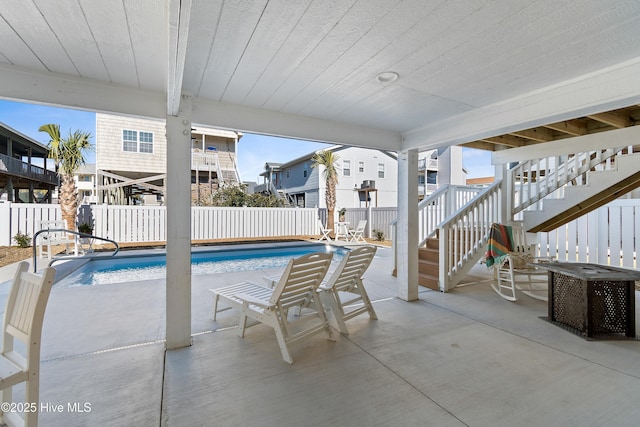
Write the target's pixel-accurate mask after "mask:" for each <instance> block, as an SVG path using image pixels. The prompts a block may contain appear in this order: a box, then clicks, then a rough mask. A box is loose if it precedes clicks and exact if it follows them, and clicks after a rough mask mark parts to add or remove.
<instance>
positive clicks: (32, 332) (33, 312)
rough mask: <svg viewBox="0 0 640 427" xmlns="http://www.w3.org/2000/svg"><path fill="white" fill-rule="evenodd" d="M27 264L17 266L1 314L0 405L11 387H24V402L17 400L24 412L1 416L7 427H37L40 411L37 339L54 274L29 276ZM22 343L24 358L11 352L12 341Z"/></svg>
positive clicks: (7, 399) (10, 394)
mask: <svg viewBox="0 0 640 427" xmlns="http://www.w3.org/2000/svg"><path fill="white" fill-rule="evenodd" d="M28 268H29V264H28V263H26V262H24V261H23V262H21V263H20V264H19V265H18V269H17V271H16V274H15V276H14V278H13V283H12V284H11V289H10V291H9V296H8V298H7V305H6V308H5V312H4V325H3V329H2V331H3V334H2V351H1V352H0V402H2V403H9V404H11V402H13V387H14V386H16V385H18V384H20V383H23V382H24V383H25V386H24V389H25V398H24V400H23V399H19V400H17V402H19V403H20V404H22V407H24V408H25V409H26V410H25V411H24V418H23V417H22V416H21V415H20V414H19V413H18V412H4V411H2V410H1V409H0V423H3V424H6V425H8V426H15V425H24V426H36V425H37V424H38V411H39V409H40V407H39V406H40V399H39V394H40V393H39V386H40V379H39V378H40V343H41V342H40V339H41V336H42V322H43V320H44V312H45V309H46V307H47V300H48V299H49V293H50V292H51V286H52V284H53V278H54V276H55V273H56V270H55V269H54V268H52V267H48V268H45V269H44V273H43V274H42V275H38V274H34V273H29V272H28V271H27V270H28ZM15 339H17V340H19V341H22V343H23V344H24V348H25V353H26V354H25V355H24V356H23V355H21V354H19V353H18V352H16V351H15V349H14V347H13V344H14V340H15Z"/></svg>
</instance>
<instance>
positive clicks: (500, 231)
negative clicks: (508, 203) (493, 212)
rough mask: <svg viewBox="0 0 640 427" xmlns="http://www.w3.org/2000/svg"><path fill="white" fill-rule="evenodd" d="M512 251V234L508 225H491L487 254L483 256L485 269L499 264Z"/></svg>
mask: <svg viewBox="0 0 640 427" xmlns="http://www.w3.org/2000/svg"><path fill="white" fill-rule="evenodd" d="M512 250H513V234H512V232H511V226H510V225H502V224H491V231H490V232H489V241H488V247H487V253H486V255H485V259H486V263H487V267H491V266H492V265H493V264H495V263H498V264H500V263H501V262H502V260H504V258H505V257H506V256H507V255H508V254H509V252H511V251H512Z"/></svg>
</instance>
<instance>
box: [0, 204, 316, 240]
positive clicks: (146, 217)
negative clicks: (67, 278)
mask: <svg viewBox="0 0 640 427" xmlns="http://www.w3.org/2000/svg"><path fill="white" fill-rule="evenodd" d="M79 218H80V219H79V221H80V222H91V223H93V225H94V231H93V233H94V235H96V236H99V237H106V238H109V239H112V240H115V241H116V242H119V243H124V242H163V241H166V207H165V206H115V205H92V206H88V205H84V206H82V207H81V209H80V213H79ZM55 219H62V215H61V212H60V206H59V205H44V204H31V203H10V202H6V203H0V246H10V245H12V244H14V242H13V241H12V238H13V236H15V235H16V234H17V233H18V232H21V233H26V234H28V235H29V236H33V235H34V233H36V232H37V231H39V230H40V224H41V222H42V221H44V220H47V221H50V220H55ZM315 235H319V231H318V210H317V209H315V208H206V207H193V208H192V210H191V238H192V239H193V240H211V239H228V238H260V237H274V236H315Z"/></svg>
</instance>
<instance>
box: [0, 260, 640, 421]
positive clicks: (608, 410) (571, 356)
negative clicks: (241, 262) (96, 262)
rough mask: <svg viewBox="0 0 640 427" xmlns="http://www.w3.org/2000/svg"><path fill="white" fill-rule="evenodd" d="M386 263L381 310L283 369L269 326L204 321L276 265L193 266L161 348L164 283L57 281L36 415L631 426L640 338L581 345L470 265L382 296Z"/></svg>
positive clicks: (381, 271)
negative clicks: (188, 334) (172, 339)
mask: <svg viewBox="0 0 640 427" xmlns="http://www.w3.org/2000/svg"><path fill="white" fill-rule="evenodd" d="M391 265H392V252H391V250H390V249H388V248H379V250H378V253H377V256H376V259H375V260H374V262H373V264H372V267H371V268H370V269H369V270H368V271H367V274H366V275H365V285H366V287H367V290H368V292H369V295H370V297H371V299H372V300H374V307H375V309H376V311H377V313H378V317H379V320H377V321H370V320H369V318H368V316H367V315H362V316H360V317H358V318H356V319H353V320H351V321H350V322H349V323H348V327H349V329H350V331H351V333H350V335H348V336H344V335H339V334H337V333H336V336H337V341H336V342H330V341H327V340H326V339H325V337H324V336H322V335H317V336H316V337H314V338H312V339H311V340H309V341H307V342H304V343H301V344H300V345H298V346H295V347H294V349H293V352H292V354H293V357H294V359H295V363H294V364H293V365H288V364H286V363H284V362H283V361H282V358H281V355H280V351H279V348H278V345H277V343H276V340H275V336H274V334H273V331H272V330H271V329H270V328H267V327H264V326H261V325H259V326H255V327H252V328H250V329H249V330H248V331H247V333H246V336H245V338H244V339H241V338H239V337H238V336H237V328H235V325H236V323H237V313H236V312H234V311H232V310H229V311H225V312H223V313H221V314H219V317H218V321H217V322H214V321H213V320H212V317H211V307H212V296H211V295H210V292H208V290H207V289H208V288H211V287H217V286H224V285H227V284H231V283H236V282H239V281H242V280H245V279H253V280H256V279H259V277H260V276H262V275H263V274H267V275H271V274H274V273H276V271H265V272H242V273H226V274H218V275H215V276H194V277H193V280H192V282H193V283H192V286H193V294H192V296H193V300H192V301H193V303H192V330H193V333H194V336H193V345H192V346H191V347H189V348H184V349H180V350H172V351H167V352H165V350H164V343H163V341H162V340H163V338H164V330H165V326H164V321H165V320H164V313H165V297H164V286H163V285H164V281H159V280H149V281H143V282H136V283H123V284H115V285H102V286H95V287H85V288H56V287H55V286H54V288H53V290H52V293H51V297H50V299H49V305H48V307H47V312H46V316H45V325H44V331H43V344H42V363H41V377H40V396H41V408H42V412H41V414H40V425H42V426H96V425H105V426H327V425H335V426H636V425H638V420H640V405H639V404H638V401H637V396H640V341H638V340H635V341H634V340H627V341H625V340H618V341H613V340H608V341H586V340H584V339H582V338H580V337H578V336H576V335H574V334H572V333H570V332H568V331H566V330H564V329H562V328H559V327H557V326H554V325H552V324H550V323H548V322H546V321H544V320H542V319H540V316H545V315H546V314H547V304H546V303H545V302H541V301H536V300H533V299H531V298H528V297H526V296H522V298H521V299H520V300H519V301H517V302H515V303H512V302H508V301H505V300H503V299H502V298H500V297H498V296H497V295H496V294H495V293H494V292H493V291H492V290H491V288H490V286H489V284H488V282H487V280H489V279H490V278H491V275H490V274H489V273H488V272H487V270H486V268H485V267H484V266H481V265H478V266H476V267H474V269H473V270H472V271H471V274H469V275H468V277H467V279H466V280H465V286H461V287H458V288H456V289H455V290H454V291H453V292H450V293H447V294H443V293H439V292H434V291H429V290H423V288H421V292H420V300H419V301H416V302H411V303H407V302H404V301H402V300H399V299H397V298H395V295H396V287H397V284H396V279H395V278H393V277H392V276H391V274H390V272H391ZM8 269H10V267H5V268H4V269H1V270H4V273H5V276H6V274H7V271H8ZM2 280H6V277H2V276H1V275H0V281H2ZM7 288H8V285H7V284H3V285H1V286H0V306H1V307H2V310H3V309H4V304H5V298H6V293H7ZM638 294H639V293H638V292H636V323H638V319H640V315H639V314H638V313H637V312H638V308H639V307H640V301H638V299H639V298H638ZM636 330H637V331H640V327H638V326H637V327H636ZM19 393H22V390H18V391H17V392H16V394H14V396H16V397H19V396H22V394H19ZM60 405H61V406H60ZM60 408H62V409H60Z"/></svg>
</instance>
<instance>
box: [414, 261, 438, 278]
mask: <svg viewBox="0 0 640 427" xmlns="http://www.w3.org/2000/svg"><path fill="white" fill-rule="evenodd" d="M418 272H419V273H424V274H431V275H432V276H436V277H438V275H439V274H440V272H439V265H438V263H437V262H431V261H425V260H422V259H421V260H418Z"/></svg>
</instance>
